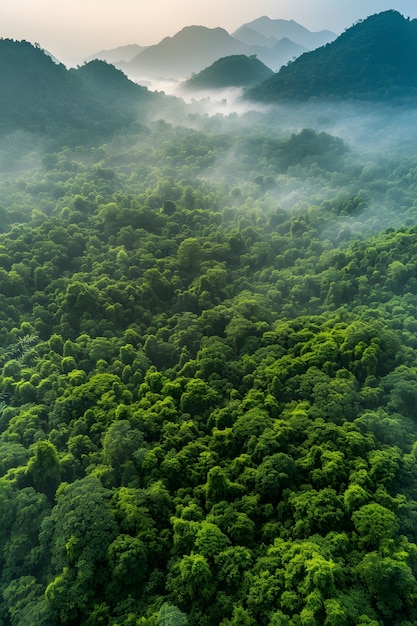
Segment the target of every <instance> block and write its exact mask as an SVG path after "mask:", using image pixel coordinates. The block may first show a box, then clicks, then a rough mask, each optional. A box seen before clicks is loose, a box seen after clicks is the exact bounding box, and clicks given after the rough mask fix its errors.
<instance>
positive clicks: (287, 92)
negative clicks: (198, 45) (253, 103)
mask: <svg viewBox="0 0 417 626" xmlns="http://www.w3.org/2000/svg"><path fill="white" fill-rule="evenodd" d="M416 61H417V20H411V21H410V20H408V19H406V18H404V17H403V16H402V15H401V14H400V13H398V12H397V11H394V10H390V11H385V12H382V13H378V14H376V15H372V16H371V17H368V18H367V19H366V20H364V21H362V22H359V23H357V24H355V25H354V26H352V27H351V28H349V29H348V30H346V31H345V32H344V33H343V34H342V35H340V36H339V37H338V38H337V39H336V40H335V41H334V42H332V43H330V44H327V45H326V46H324V47H322V48H318V49H317V50H314V51H312V52H309V53H306V54H303V55H302V56H301V57H299V58H298V59H296V60H295V61H294V62H293V63H291V64H289V65H288V66H286V67H283V68H281V70H280V71H279V72H278V74H276V75H274V76H273V77H272V78H270V79H267V80H266V81H265V82H264V83H262V84H261V85H259V86H256V87H254V88H252V89H251V90H249V91H248V93H247V97H248V98H251V99H254V100H260V101H266V102H273V101H277V100H282V99H296V100H306V99H309V98H312V97H314V98H320V97H321V98H323V97H326V98H329V97H336V98H353V99H360V100H379V101H391V102H393V101H399V102H406V101H408V100H410V99H416V98H417V63H416Z"/></svg>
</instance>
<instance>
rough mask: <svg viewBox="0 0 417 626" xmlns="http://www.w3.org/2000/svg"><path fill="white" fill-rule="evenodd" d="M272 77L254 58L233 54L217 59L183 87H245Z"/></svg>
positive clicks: (269, 71)
mask: <svg viewBox="0 0 417 626" xmlns="http://www.w3.org/2000/svg"><path fill="white" fill-rule="evenodd" d="M272 75H273V71H272V70H271V69H270V68H269V67H267V66H266V65H264V64H263V63H262V62H261V61H259V59H257V58H256V57H254V56H251V57H247V56H245V55H244V54H235V55H231V56H228V57H223V58H221V59H218V60H217V61H215V62H214V63H213V64H212V65H210V67H207V68H206V69H204V70H202V71H201V72H199V73H198V74H196V75H194V76H192V77H191V78H190V79H189V80H187V81H186V82H185V83H184V87H185V88H187V89H223V88H225V87H247V86H248V85H253V84H255V83H259V82H261V81H263V80H265V79H266V78H268V77H269V76H272Z"/></svg>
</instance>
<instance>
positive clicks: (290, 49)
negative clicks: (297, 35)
mask: <svg viewBox="0 0 417 626" xmlns="http://www.w3.org/2000/svg"><path fill="white" fill-rule="evenodd" d="M304 52H308V50H307V48H304V47H303V46H300V45H298V44H297V43H294V41H292V40H291V39H288V38H287V37H283V39H280V40H279V41H278V42H277V43H276V44H275V46H274V47H273V48H270V50H269V51H268V53H264V54H263V55H262V56H263V60H264V63H266V64H267V65H268V66H270V67H272V68H273V69H274V70H275V71H278V70H279V69H280V67H282V66H283V65H285V64H286V63H288V61H292V60H293V59H294V58H296V57H299V56H301V55H302V54H304Z"/></svg>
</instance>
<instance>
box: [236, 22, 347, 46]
mask: <svg viewBox="0 0 417 626" xmlns="http://www.w3.org/2000/svg"><path fill="white" fill-rule="evenodd" d="M248 30H249V31H255V32H256V33H259V34H260V35H261V36H262V37H264V38H265V39H267V40H268V39H271V38H273V39H275V40H276V41H279V40H280V39H283V38H284V37H286V38H288V39H291V41H293V42H294V43H297V44H298V45H300V46H303V47H304V48H306V49H308V50H313V49H314V48H318V47H319V46H323V45H325V44H326V43H329V42H330V41H333V39H335V38H336V37H337V35H336V33H332V32H331V31H329V30H321V31H319V32H312V31H310V30H308V29H307V28H305V27H304V26H301V24H298V22H295V21H294V20H281V19H278V20H272V19H271V18H269V17H266V16H265V15H264V16H263V17H259V18H258V19H256V20H253V21H252V22H248V23H247V24H243V26H241V27H240V28H238V29H237V30H236V31H235V32H234V33H232V36H233V37H235V38H236V39H240V40H241V41H245V43H247V42H248V38H249V37H250V36H251V35H250V33H249V35H248ZM252 37H253V36H252Z"/></svg>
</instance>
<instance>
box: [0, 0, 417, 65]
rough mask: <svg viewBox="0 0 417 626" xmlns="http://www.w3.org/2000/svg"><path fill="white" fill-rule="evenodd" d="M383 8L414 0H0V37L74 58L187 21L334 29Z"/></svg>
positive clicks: (412, 7) (412, 9) (413, 13)
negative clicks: (265, 20)
mask: <svg viewBox="0 0 417 626" xmlns="http://www.w3.org/2000/svg"><path fill="white" fill-rule="evenodd" d="M390 8H395V9H396V10H397V11H400V12H401V13H403V14H404V15H406V16H408V17H412V18H415V17H417V1H416V0H391V1H387V2H386V1H385V0H204V1H203V0H0V37H4V38H12V39H19V40H20V39H26V40H27V41H31V42H38V43H39V44H40V45H41V46H42V47H43V48H45V49H47V50H49V51H50V52H51V53H53V54H54V55H55V56H57V57H58V58H59V59H60V60H61V61H63V62H65V63H72V64H75V63H79V62H81V60H82V59H84V58H85V57H87V56H89V55H90V54H93V53H94V52H99V51H100V50H103V49H109V48H114V47H117V46H120V45H124V44H128V43H137V44H140V45H151V44H154V43H158V42H159V41H160V40H161V39H163V38H164V37H166V36H172V35H174V34H175V33H176V32H178V31H179V30H180V29H181V28H183V27H184V26H189V25H191V24H201V25H203V26H208V27H210V28H213V27H215V26H221V27H223V28H225V29H226V30H227V31H228V32H233V31H234V30H236V29H237V28H239V26H241V25H242V24H244V23H245V22H249V21H251V20H253V19H255V18H257V17H260V16H261V15H267V16H268V17H270V18H273V19H276V18H283V19H294V20H296V21H297V22H299V23H300V24H302V25H303V26H306V27H307V28H309V29H310V30H320V29H323V28H326V29H328V30H332V31H334V32H337V33H340V32H341V31H343V30H344V29H345V28H347V27H349V26H351V25H352V24H353V23H354V22H356V21H357V20H358V19H361V18H364V17H367V16H368V15H372V14H373V13H378V12H380V11H385V10H387V9H390Z"/></svg>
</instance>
